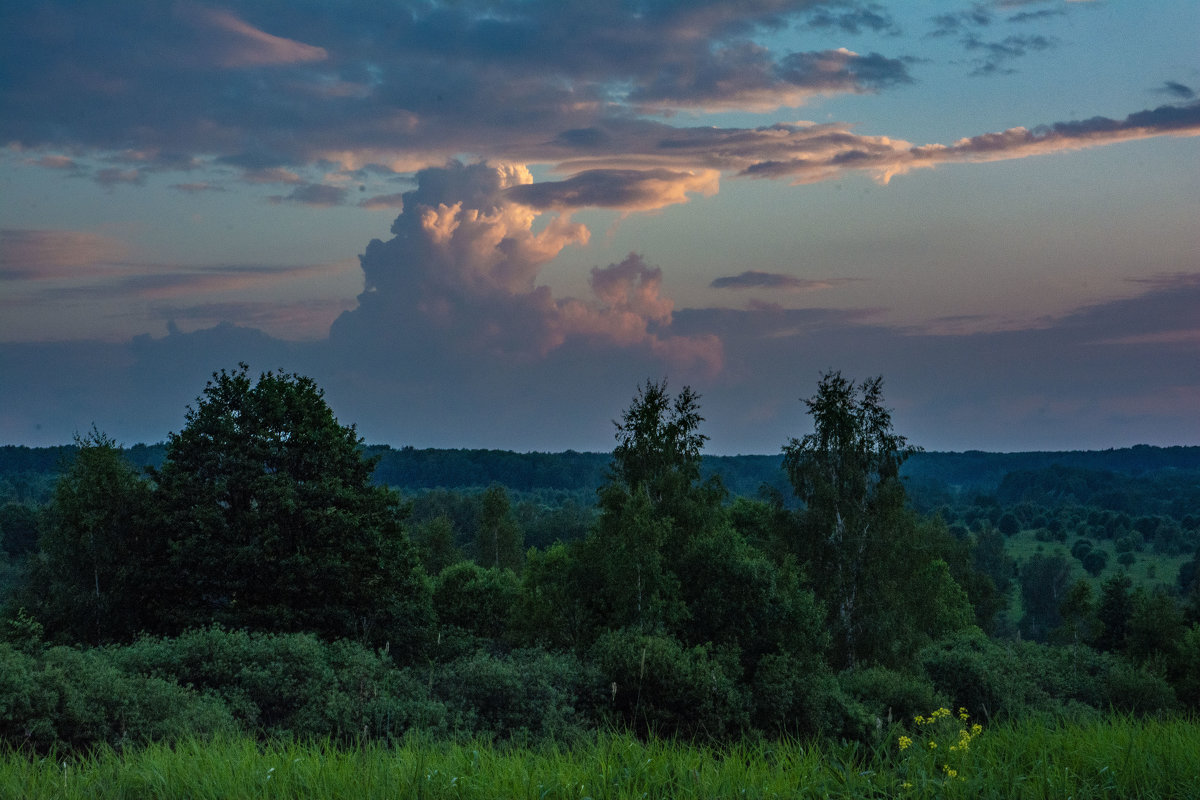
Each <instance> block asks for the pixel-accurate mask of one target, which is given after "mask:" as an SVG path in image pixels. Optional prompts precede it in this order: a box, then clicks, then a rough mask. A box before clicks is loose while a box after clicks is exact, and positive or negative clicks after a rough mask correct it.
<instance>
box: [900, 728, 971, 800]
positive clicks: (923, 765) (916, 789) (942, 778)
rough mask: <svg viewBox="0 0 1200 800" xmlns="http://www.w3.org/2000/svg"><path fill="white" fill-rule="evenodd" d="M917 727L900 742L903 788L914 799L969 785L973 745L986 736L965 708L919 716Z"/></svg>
mask: <svg viewBox="0 0 1200 800" xmlns="http://www.w3.org/2000/svg"><path fill="white" fill-rule="evenodd" d="M913 726H914V727H913V728H912V729H911V730H909V731H908V732H906V733H902V734H901V735H900V736H899V737H898V738H897V740H896V753H897V755H898V763H897V766H898V768H899V769H898V772H899V774H900V775H901V776H902V783H901V784H900V788H901V789H904V790H906V793H909V794H910V796H922V795H924V794H926V793H927V792H932V793H936V794H938V795H939V796H940V795H942V794H944V793H945V791H946V790H947V789H951V788H952V787H954V786H956V785H957V784H960V783H962V782H965V781H966V775H965V770H966V768H967V767H968V766H969V762H970V753H971V743H972V742H973V741H974V740H975V739H976V738H977V737H979V736H980V735H981V734H982V733H983V726H982V725H980V724H979V723H977V722H976V723H972V722H971V715H970V714H969V713H968V712H967V709H965V708H960V709H958V713H957V714H955V713H954V712H952V711H951V710H950V709H948V708H939V709H936V710H935V711H933V712H931V713H930V714H929V715H928V716H924V715H917V716H916V717H914V718H913Z"/></svg>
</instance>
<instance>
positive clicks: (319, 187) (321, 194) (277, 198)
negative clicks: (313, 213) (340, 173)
mask: <svg viewBox="0 0 1200 800" xmlns="http://www.w3.org/2000/svg"><path fill="white" fill-rule="evenodd" d="M268 199H269V200H270V201H271V202H272V203H300V204H301V205H306V206H338V205H342V204H343V203H344V202H345V200H346V190H345V189H344V188H342V187H341V186H329V185H328V184H323V183H305V184H302V185H300V186H297V187H296V188H295V189H293V190H292V191H290V192H288V193H287V194H284V195H272V196H271V197H270V198H268Z"/></svg>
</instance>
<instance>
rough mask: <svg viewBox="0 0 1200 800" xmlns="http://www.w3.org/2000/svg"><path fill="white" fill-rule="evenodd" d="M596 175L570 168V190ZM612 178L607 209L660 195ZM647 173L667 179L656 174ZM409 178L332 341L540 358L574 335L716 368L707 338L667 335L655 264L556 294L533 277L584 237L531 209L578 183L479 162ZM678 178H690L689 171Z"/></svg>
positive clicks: (715, 344)
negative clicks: (586, 294) (543, 185)
mask: <svg viewBox="0 0 1200 800" xmlns="http://www.w3.org/2000/svg"><path fill="white" fill-rule="evenodd" d="M595 177H596V176H594V175H592V176H577V177H576V178H575V179H571V180H568V181H565V182H563V185H568V186H572V187H574V189H578V188H579V187H581V186H588V185H589V181H593V182H595V181H594V179H595ZM620 177H621V178H625V179H627V182H628V183H631V184H632V185H633V188H632V189H630V190H622V189H613V188H612V186H611V185H610V183H611V182H609V183H606V182H605V181H599V182H598V183H599V184H602V185H603V186H604V187H607V189H608V190H609V191H610V193H611V196H612V197H613V201H612V204H614V205H618V206H619V205H620V203H619V202H618V200H621V201H623V202H624V203H626V204H628V205H630V206H631V207H643V206H644V204H645V203H647V202H649V201H648V199H647V198H649V197H651V196H656V197H661V196H662V192H656V189H655V188H654V187H650V188H647V187H646V185H645V181H640V180H638V178H637V176H629V175H626V176H620ZM668 177H669V176H668ZM647 180H649V181H650V183H652V184H653V183H656V182H657V183H663V184H664V185H670V184H671V181H670V180H669V179H664V177H663V176H661V175H659V176H654V175H651V176H649V178H648V179H647ZM417 181H418V184H417V188H416V189H414V190H412V191H410V192H406V193H405V194H404V196H403V207H404V211H403V213H401V214H400V216H398V217H397V218H396V221H395V222H394V223H393V225H392V233H393V234H395V236H394V238H392V239H390V240H389V241H387V242H382V241H379V240H374V241H372V242H371V243H370V244H369V245H368V247H367V250H366V252H365V253H364V254H363V255H362V257H361V263H362V268H363V275H364V278H365V284H364V290H363V293H362V294H361V295H359V298H358V308H356V309H354V310H353V311H349V312H346V313H345V314H343V315H342V317H341V318H339V319H338V321H337V322H336V323H335V325H334V326H333V329H332V331H331V336H332V338H333V340H334V341H335V342H342V343H345V342H346V341H347V340H350V341H355V340H361V341H370V342H371V343H372V346H378V345H379V344H381V343H383V344H386V345H387V346H390V347H392V348H394V349H393V352H397V353H409V354H410V355H411V354H419V356H420V357H421V358H423V359H428V358H430V357H431V356H436V357H439V358H444V359H450V360H454V361H456V362H469V361H470V360H471V359H473V358H499V359H507V360H514V361H524V360H528V359H530V358H540V357H544V356H545V355H547V354H548V353H549V352H551V351H553V350H555V349H557V348H559V347H561V346H562V345H563V344H564V343H566V342H568V341H570V340H580V341H585V342H590V343H592V344H595V345H599V346H605V347H619V348H641V349H644V350H648V351H649V352H651V353H653V354H655V355H656V356H658V357H660V358H663V359H666V360H668V361H672V362H675V363H682V364H691V363H697V362H698V363H702V364H704V365H707V367H709V368H712V369H715V368H717V367H718V366H719V365H720V359H721V350H720V343H719V341H718V340H716V339H715V337H711V336H701V337H692V338H684V337H678V336H672V335H671V333H670V324H671V312H672V308H673V304H672V303H671V301H670V300H669V299H668V298H665V297H663V296H662V294H661V285H662V275H661V272H660V271H659V270H658V269H654V268H651V267H649V266H647V265H646V264H645V263H644V262H643V261H642V259H641V258H640V257H639V256H637V255H630V256H629V257H628V258H627V259H625V260H624V261H623V262H622V263H620V264H613V265H609V266H608V267H605V268H596V269H594V270H593V271H592V276H591V287H592V291H593V296H592V297H591V298H583V299H580V298H561V299H559V298H555V297H553V296H552V294H551V292H550V290H549V288H548V287H546V286H545V285H540V284H539V283H538V276H539V274H540V272H541V270H542V269H543V267H545V265H546V264H547V263H549V262H550V261H551V260H552V259H554V258H555V257H556V256H557V255H558V254H559V252H561V251H562V249H563V248H565V247H568V246H570V245H574V244H583V243H586V242H587V241H588V238H589V231H588V229H587V228H586V227H585V226H583V225H582V224H580V223H578V222H574V221H572V220H571V218H570V215H569V212H567V211H563V212H560V213H557V214H555V215H554V216H553V217H552V218H551V219H550V220H549V221H548V222H547V223H546V224H545V225H544V226H543V227H541V229H540V230H538V231H535V230H534V222H535V220H536V219H537V218H538V217H539V216H540V215H541V213H542V212H540V211H538V210H537V208H536V207H535V206H557V207H562V206H568V207H569V206H570V205H571V202H570V201H569V199H568V200H556V199H555V198H556V197H563V196H566V197H569V196H571V194H572V192H573V191H574V189H573V190H562V191H556V188H555V187H554V186H553V185H551V186H550V187H549V188H547V189H546V190H544V191H541V192H538V191H536V189H537V187H534V186H533V185H532V178H531V176H530V174H529V172H528V170H527V169H525V167H523V166H520V165H492V164H487V163H483V162H480V163H476V164H470V165H465V164H462V163H461V162H450V163H449V164H447V165H446V166H444V167H436V168H429V169H425V170H422V171H421V172H420V173H418V175H417ZM572 181H574V183H573V182H572ZM616 182H617V183H620V182H621V181H620V180H617V181H616ZM683 183H684V185H685V186H686V185H690V184H689V179H687V178H686V177H685V178H684V180H683ZM701 185H702V186H703V185H704V184H701ZM559 188H560V189H561V187H559ZM658 188H660V189H661V187H658ZM522 189H525V190H531V191H526V192H521V191H520V190H522ZM602 190H603V189H595V191H602ZM665 196H666V197H667V198H676V197H679V196H678V195H675V194H674V193H672V192H666V193H665ZM522 201H525V202H522ZM669 201H670V199H668V200H662V199H660V200H658V201H656V202H657V205H662V204H663V202H669ZM527 202H528V203H530V204H526V203H527ZM437 354H440V356H438V355H437Z"/></svg>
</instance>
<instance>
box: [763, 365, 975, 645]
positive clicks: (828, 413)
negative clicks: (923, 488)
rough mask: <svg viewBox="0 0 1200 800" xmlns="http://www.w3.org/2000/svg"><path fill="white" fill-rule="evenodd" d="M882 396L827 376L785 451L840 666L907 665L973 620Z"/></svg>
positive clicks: (872, 386) (802, 540) (801, 549)
mask: <svg viewBox="0 0 1200 800" xmlns="http://www.w3.org/2000/svg"><path fill="white" fill-rule="evenodd" d="M882 392H883V389H882V379H880V378H874V379H870V380H866V381H863V382H862V383H861V384H859V385H856V384H855V383H854V382H853V381H850V380H847V379H846V378H843V377H842V375H841V373H838V372H831V373H828V374H826V375H824V376H822V378H821V381H820V383H819V384H818V387H817V393H816V394H815V395H814V396H813V397H811V398H809V399H807V400H804V404H805V406H806V407H807V409H808V413H809V414H810V416H811V417H812V418H813V428H814V430H813V432H812V433H810V434H807V435H806V436H804V437H803V438H802V439H794V438H793V439H791V440H790V442H789V443H788V445H787V446H785V447H784V466H785V468H786V469H787V471H788V474H789V476H790V478H791V481H792V485H793V487H794V490H795V493H796V496H797V497H798V498H800V500H801V501H803V503H804V510H803V511H802V513H801V515H800V517H799V525H798V526H797V536H796V539H795V544H794V545H793V547H794V550H795V553H796V555H797V557H798V558H799V559H800V560H801V562H802V563H803V564H805V567H806V570H807V572H808V574H809V575H811V576H812V577H813V579H814V582H813V589H814V591H815V592H816V594H817V597H818V598H819V599H820V600H821V601H823V602H824V604H825V607H826V613H827V624H828V626H829V629H830V631H831V633H832V636H833V648H832V651H831V662H832V663H833V664H834V665H835V666H837V667H853V666H855V665H856V664H858V663H860V662H870V663H878V664H883V665H887V666H903V665H906V664H908V663H910V662H911V660H912V658H913V656H914V654H915V652H916V650H917V649H918V648H919V647H920V646H921V645H923V644H924V643H926V642H927V641H928V640H929V639H930V638H937V637H940V636H942V635H945V634H946V633H949V632H951V631H953V630H956V629H958V628H961V627H964V626H965V625H967V624H969V622H970V621H972V616H973V615H972V614H971V607H970V605H969V603H968V600H967V597H966V595H965V594H964V593H963V591H962V589H961V588H960V587H959V586H958V585H957V583H956V581H955V580H954V577H953V576H952V575H951V574H950V573H949V571H948V566H949V565H948V564H947V563H946V562H945V561H944V560H943V555H946V554H947V553H948V550H949V549H952V547H951V545H950V542H949V541H948V540H947V539H946V537H945V536H944V535H943V534H942V532H941V531H935V530H933V529H931V528H928V527H925V526H922V525H921V524H920V523H919V522H918V520H917V518H916V515H915V514H914V513H913V512H912V511H910V510H909V509H907V508H906V507H905V492H904V487H903V485H902V483H901V481H900V466H901V465H902V464H903V463H904V461H905V459H906V458H908V456H910V455H911V454H912V453H914V452H917V448H915V447H913V446H911V445H909V444H908V442H907V440H906V439H905V438H904V437H903V436H901V435H899V434H897V433H896V432H895V431H894V430H893V429H892V421H891V414H890V412H889V411H888V410H887V409H886V408H884V406H883V397H882ZM961 561H962V568H961V569H960V574H961V576H962V577H963V579H964V581H966V580H967V579H968V578H970V577H971V573H972V572H973V570H972V567H971V566H970V564H969V563H968V561H967V559H965V558H964V559H961ZM981 588H982V587H981Z"/></svg>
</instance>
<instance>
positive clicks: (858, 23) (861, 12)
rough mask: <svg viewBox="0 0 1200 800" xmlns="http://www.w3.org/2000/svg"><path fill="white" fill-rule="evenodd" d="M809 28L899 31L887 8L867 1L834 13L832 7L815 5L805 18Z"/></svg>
mask: <svg viewBox="0 0 1200 800" xmlns="http://www.w3.org/2000/svg"><path fill="white" fill-rule="evenodd" d="M805 22H806V24H807V25H808V26H809V27H811V28H816V29H818V30H822V29H831V28H837V29H838V30H841V31H844V32H845V33H852V34H858V33H861V32H862V31H864V30H869V31H872V32H875V33H892V34H895V33H899V28H898V26H897V25H896V23H895V21H894V20H893V19H892V18H891V16H890V15H889V14H888V12H887V9H885V8H884V7H883V6H881V5H879V4H878V3H869V4H867V5H864V6H858V7H855V8H852V9H851V10H849V11H840V12H837V13H835V12H834V11H833V10H832V9H829V8H823V7H820V6H818V7H816V8H815V9H813V11H812V12H811V13H810V14H809V16H808V17H807V19H806V20H805Z"/></svg>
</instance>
